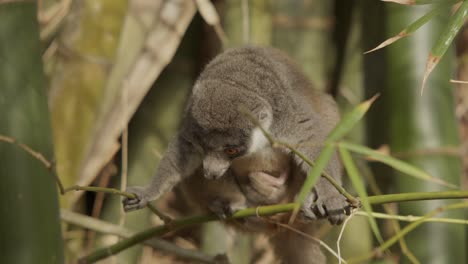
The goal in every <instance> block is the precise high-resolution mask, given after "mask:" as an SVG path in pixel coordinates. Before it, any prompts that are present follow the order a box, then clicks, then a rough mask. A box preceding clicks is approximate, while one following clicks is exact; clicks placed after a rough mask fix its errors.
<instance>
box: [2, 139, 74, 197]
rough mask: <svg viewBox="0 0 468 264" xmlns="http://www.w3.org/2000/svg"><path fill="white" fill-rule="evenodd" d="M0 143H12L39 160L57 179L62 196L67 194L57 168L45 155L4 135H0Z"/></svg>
mask: <svg viewBox="0 0 468 264" xmlns="http://www.w3.org/2000/svg"><path fill="white" fill-rule="evenodd" d="M0 141H3V142H6V143H10V144H12V145H15V146H17V147H19V148H21V149H22V150H24V151H25V152H26V153H28V154H29V155H30V156H32V157H33V158H35V159H36V160H38V161H39V162H41V163H42V164H43V165H44V167H45V168H46V169H47V170H49V172H50V173H51V174H52V176H53V177H54V178H55V182H57V186H58V187H59V190H60V193H61V194H64V193H65V190H64V188H63V184H62V182H61V181H60V178H59V177H58V175H57V173H56V171H55V166H54V163H52V162H51V161H49V160H47V159H46V158H45V157H44V155H42V154H41V153H40V152H38V151H35V150H33V149H32V148H31V147H29V146H28V145H26V144H23V143H21V142H18V141H17V140H16V139H14V138H12V137H7V136H4V135H0Z"/></svg>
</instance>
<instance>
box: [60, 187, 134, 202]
mask: <svg viewBox="0 0 468 264" xmlns="http://www.w3.org/2000/svg"><path fill="white" fill-rule="evenodd" d="M71 191H88V192H103V193H110V194H117V195H121V196H124V197H127V198H130V199H133V198H135V197H136V196H135V194H133V193H128V192H123V191H121V190H118V189H114V188H104V187H93V186H78V185H73V186H71V187H68V188H66V189H65V193H67V192H71Z"/></svg>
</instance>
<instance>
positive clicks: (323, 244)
mask: <svg viewBox="0 0 468 264" xmlns="http://www.w3.org/2000/svg"><path fill="white" fill-rule="evenodd" d="M271 222H273V223H275V224H276V225H278V226H281V227H283V228H285V229H288V230H290V231H292V232H294V233H297V234H299V235H301V236H303V237H305V238H307V239H310V240H312V241H314V242H316V243H318V244H319V245H320V246H322V247H323V248H325V249H326V250H327V251H328V252H330V254H332V255H333V256H335V257H336V258H337V259H338V260H339V261H340V263H341V262H343V263H346V261H345V260H344V259H342V258H341V257H340V254H339V253H336V252H335V251H334V250H333V249H332V248H331V247H330V246H329V245H327V244H326V243H325V242H323V241H322V240H320V239H318V238H316V237H313V236H311V235H309V234H307V233H305V232H303V231H301V230H298V229H296V228H294V227H292V226H290V225H288V224H283V223H278V222H275V221H271Z"/></svg>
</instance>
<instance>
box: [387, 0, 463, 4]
mask: <svg viewBox="0 0 468 264" xmlns="http://www.w3.org/2000/svg"><path fill="white" fill-rule="evenodd" d="M382 1H383V2H392V3H396V4H400V5H427V4H440V3H456V2H459V1H461V0H382Z"/></svg>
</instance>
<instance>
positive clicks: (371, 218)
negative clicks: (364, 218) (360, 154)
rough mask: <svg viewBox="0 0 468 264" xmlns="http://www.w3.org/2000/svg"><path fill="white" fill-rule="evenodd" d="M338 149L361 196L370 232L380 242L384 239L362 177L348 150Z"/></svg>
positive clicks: (341, 147)
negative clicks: (367, 216)
mask: <svg viewBox="0 0 468 264" xmlns="http://www.w3.org/2000/svg"><path fill="white" fill-rule="evenodd" d="M338 149H339V151H340V155H341V159H342V161H343V164H344V166H345V169H346V172H348V176H349V178H350V180H351V183H352V184H353V187H354V189H355V190H356V192H357V194H358V195H359V198H361V204H362V207H363V208H364V210H365V211H366V212H367V213H368V214H369V218H368V219H369V224H370V226H371V229H372V232H373V233H374V235H375V237H376V238H377V240H378V241H379V243H380V244H382V243H383V241H384V240H383V238H382V235H381V234H380V231H379V227H378V226H377V222H376V221H375V218H374V216H373V214H372V213H373V211H372V206H371V205H370V203H369V198H368V195H367V191H366V187H365V186H364V183H363V182H362V180H361V179H362V177H361V176H360V175H359V172H358V170H357V168H356V165H355V164H354V162H353V159H352V157H351V154H350V153H349V151H348V150H347V149H345V148H344V147H343V146H340V147H339V148H338Z"/></svg>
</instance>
